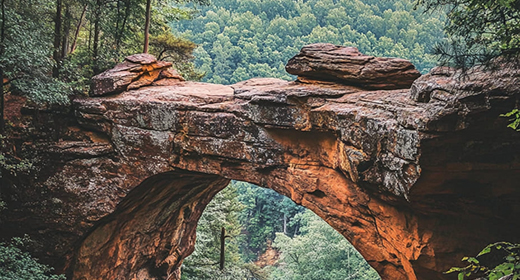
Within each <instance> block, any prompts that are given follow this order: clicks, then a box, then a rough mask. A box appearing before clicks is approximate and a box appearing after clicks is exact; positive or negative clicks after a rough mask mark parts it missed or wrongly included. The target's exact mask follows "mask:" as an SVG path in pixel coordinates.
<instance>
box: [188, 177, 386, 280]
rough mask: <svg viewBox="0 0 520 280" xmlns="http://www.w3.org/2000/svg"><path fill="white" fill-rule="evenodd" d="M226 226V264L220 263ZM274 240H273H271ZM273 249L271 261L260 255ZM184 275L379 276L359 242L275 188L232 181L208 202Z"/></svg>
mask: <svg viewBox="0 0 520 280" xmlns="http://www.w3.org/2000/svg"><path fill="white" fill-rule="evenodd" d="M221 227H224V228H225V229H226V235H227V236H229V237H228V238H226V247H225V267H224V269H223V270H220V269H219V259H220V234H221ZM271 244H272V245H271ZM269 253H271V254H274V255H275V256H274V257H273V258H271V259H270V260H269V261H268V262H267V263H266V262H264V263H263V264H262V263H260V262H258V261H257V260H258V259H259V258H260V259H262V257H263V255H264V254H269ZM182 279H184V280H196V279H208V280H209V279H211V280H217V279H218V280H223V279H230V280H231V279H247V280H254V279H258V280H268V279H271V280H316V279H320V280H336V279H358V280H375V279H379V276H378V275H377V273H376V272H375V270H373V269H372V268H371V267H370V266H369V265H368V264H367V262H366V261H365V260H364V259H363V257H362V256H361V255H360V254H359V253H358V252H357V251H356V250H355V249H354V247H353V246H352V245H351V244H350V243H349V242H348V241H347V240H346V239H345V238H344V237H343V236H342V235H340V234H339V233H338V232H337V231H336V230H334V229H333V228H332V227H330V226H329V225H328V224H327V223H326V222H325V221H323V220H322V219H321V218H319V217H318V216H316V215H315V214H314V213H313V212H311V211H310V210H307V209H305V208H303V207H302V206H298V205H296V204H295V203H294V202H293V201H291V200H290V199H288V198H287V197H284V196H282V195H279V194H277V193H276V192H274V191H272V190H269V189H264V188H260V187H258V186H255V185H252V184H248V183H244V182H235V181H233V182H232V183H231V184H230V185H229V186H228V187H226V188H225V189H224V190H223V191H221V192H220V193H218V194H217V195H216V196H215V198H214V199H213V200H212V201H211V202H210V204H208V206H207V207H206V210H205V211H204V213H203V215H202V217H201V219H200V220H199V224H198V227H197V242H196V244H195V251H194V253H193V254H192V255H191V256H189V257H188V258H186V260H185V261H184V263H183V270H182Z"/></svg>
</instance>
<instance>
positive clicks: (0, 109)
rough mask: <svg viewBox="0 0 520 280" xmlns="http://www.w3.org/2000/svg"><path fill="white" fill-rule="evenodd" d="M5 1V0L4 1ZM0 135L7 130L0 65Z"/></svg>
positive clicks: (0, 68)
mask: <svg viewBox="0 0 520 280" xmlns="http://www.w3.org/2000/svg"><path fill="white" fill-rule="evenodd" d="M2 2H3V1H2ZM0 82H1V83H2V85H1V86H0V135H4V132H5V119H4V107H5V105H4V69H3V68H2V67H0Z"/></svg>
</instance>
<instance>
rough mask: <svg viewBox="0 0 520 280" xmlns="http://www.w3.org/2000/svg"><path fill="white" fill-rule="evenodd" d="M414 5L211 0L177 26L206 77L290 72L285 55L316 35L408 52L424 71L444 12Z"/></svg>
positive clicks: (399, 1) (370, 49) (373, 50)
mask: <svg viewBox="0 0 520 280" xmlns="http://www.w3.org/2000/svg"><path fill="white" fill-rule="evenodd" d="M413 8H414V4H413V0H389V1H376V0H308V1H307V0H298V1H294V0H241V1H239V0H214V1H213V2H212V5H211V8H206V9H203V11H202V13H201V15H200V16H198V17H195V18H194V19H193V20H190V21H181V22H180V23H179V24H178V29H179V31H180V32H181V33H182V34H183V35H184V36H187V37H188V38H189V39H190V40H192V41H193V42H195V43H196V44H198V45H199V48H198V49H196V50H195V52H194V54H195V57H196V62H195V63H196V66H197V67H198V68H199V69H200V70H202V71H204V72H205V73H206V76H205V78H204V79H203V80H204V81H208V82H212V83H224V84H230V83H236V82H239V81H242V80H246V79H249V78H253V77H277V78H283V79H292V77H291V76H290V75H289V74H287V73H286V72H285V64H286V63H287V61H288V60H289V58H291V57H292V56H294V55H296V54H297V53H298V52H299V50H300V48H301V47H302V46H304V45H307V44H310V43H318V42H323V43H334V44H338V45H346V46H355V47H358V48H359V50H360V51H361V52H363V53H365V54H369V55H375V56H391V57H401V58H406V59H410V60H411V61H412V62H413V63H414V64H415V65H416V67H417V68H418V69H419V71H421V72H423V73H424V72H426V71H428V70H429V69H430V68H431V67H433V66H434V65H435V64H436V61H437V58H436V56H434V55H431V54H428V51H429V48H430V46H432V45H434V44H435V43H436V42H439V41H440V40H441V39H442V38H443V37H444V32H443V25H444V20H443V13H442V12H435V13H434V14H425V13H423V11H422V10H420V9H417V10H414V9H413Z"/></svg>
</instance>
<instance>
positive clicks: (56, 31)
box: [52, 0, 62, 78]
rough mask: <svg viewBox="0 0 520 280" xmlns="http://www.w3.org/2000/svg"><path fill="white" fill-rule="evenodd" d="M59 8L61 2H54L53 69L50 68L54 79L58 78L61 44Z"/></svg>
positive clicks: (60, 0) (59, 0)
mask: <svg viewBox="0 0 520 280" xmlns="http://www.w3.org/2000/svg"><path fill="white" fill-rule="evenodd" d="M61 6H62V0H56V16H55V18H54V53H53V56H52V57H53V58H54V63H55V65H54V67H53V68H52V76H53V77H54V78H58V77H59V75H60V66H61V57H60V55H61V52H60V43H61Z"/></svg>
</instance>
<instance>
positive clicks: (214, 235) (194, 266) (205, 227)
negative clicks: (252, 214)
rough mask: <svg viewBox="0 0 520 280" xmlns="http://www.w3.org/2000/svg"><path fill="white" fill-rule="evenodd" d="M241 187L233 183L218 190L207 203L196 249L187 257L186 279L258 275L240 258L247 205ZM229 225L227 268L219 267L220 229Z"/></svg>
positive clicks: (214, 279) (222, 279)
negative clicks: (241, 221) (241, 198)
mask: <svg viewBox="0 0 520 280" xmlns="http://www.w3.org/2000/svg"><path fill="white" fill-rule="evenodd" d="M237 196H238V195H237V191H236V188H235V187H234V186H233V185H230V186H228V187H227V188H225V189H224V190H222V191H221V192H220V193H218V194H217V195H216V196H215V197H214V198H213V200H211V202H210V203H209V204H208V205H207V206H206V209H205V210H204V213H203V214H202V216H201V218H200V220H199V223H198V226H197V242H196V244H195V251H194V252H193V254H192V255H190V256H189V257H188V258H186V259H185V260H184V263H183V269H182V279H183V280H204V279H208V280H210V279H211V280H227V279H230V280H231V279H233V280H235V279H237V280H239V279H245V280H248V279H256V278H254V275H251V273H250V271H249V270H248V269H247V268H245V265H244V263H243V262H242V261H241V259H240V255H239V250H238V242H237V236H238V235H239V234H240V231H241V227H240V224H239V222H238V215H239V212H240V211H242V209H243V205H241V204H240V202H239V201H238V199H237ZM222 227H224V228H225V229H226V235H229V236H230V238H226V246H225V253H226V254H225V260H226V262H225V263H226V266H225V268H224V270H222V271H220V270H219V258H220V231H221V228H222Z"/></svg>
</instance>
